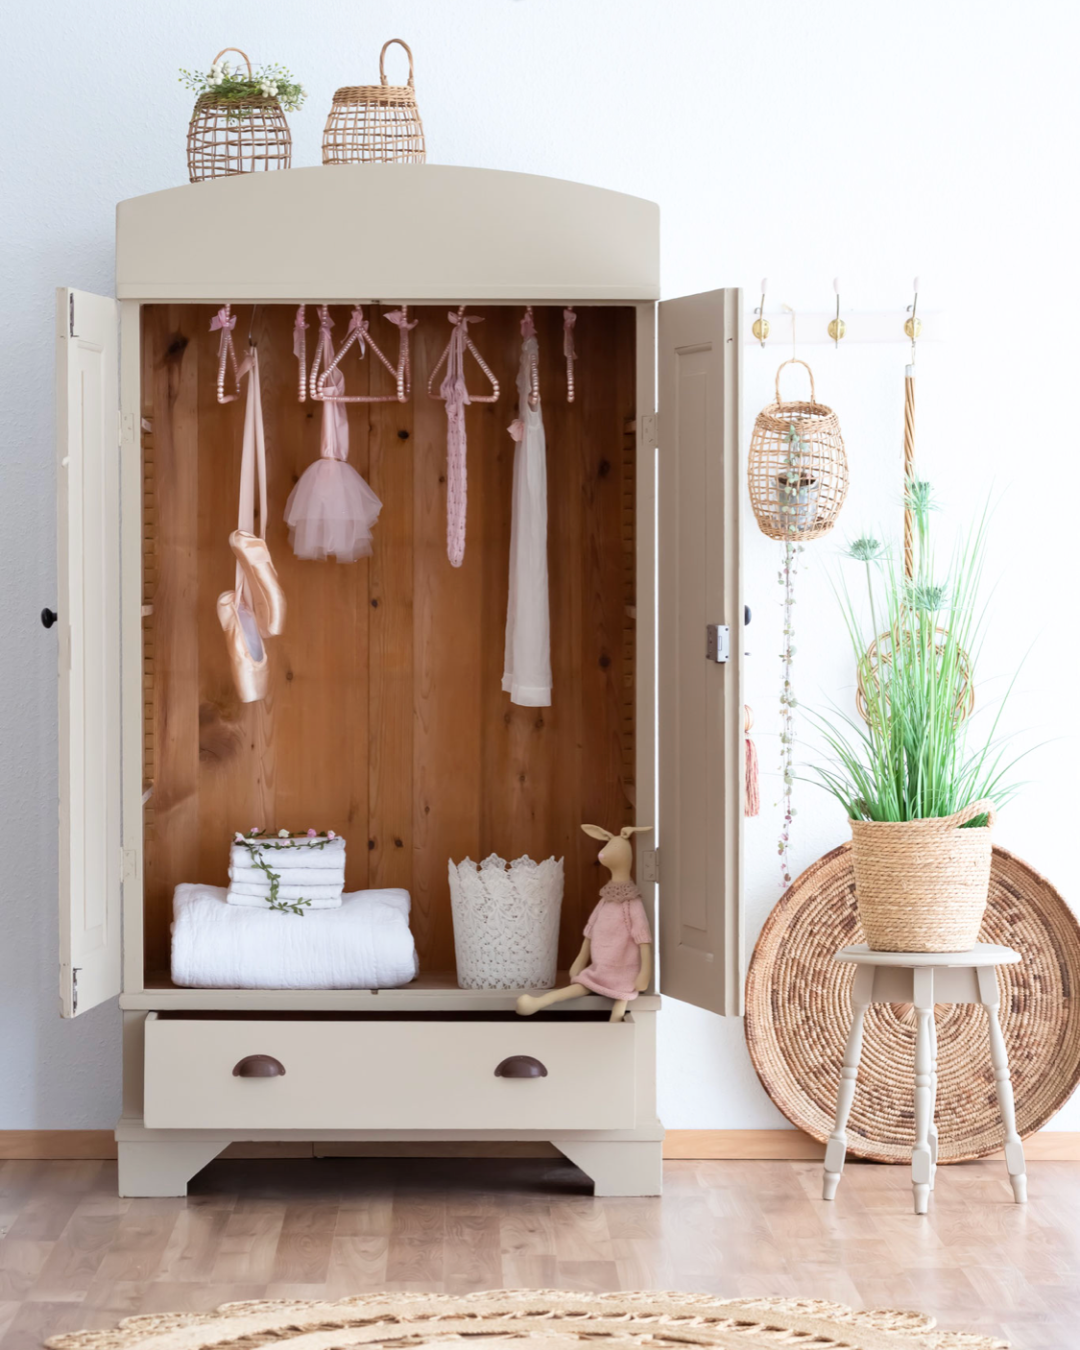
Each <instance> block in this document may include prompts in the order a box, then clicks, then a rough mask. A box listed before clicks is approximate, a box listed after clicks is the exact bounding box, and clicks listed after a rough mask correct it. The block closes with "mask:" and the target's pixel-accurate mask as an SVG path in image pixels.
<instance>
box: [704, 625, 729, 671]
mask: <svg viewBox="0 0 1080 1350" xmlns="http://www.w3.org/2000/svg"><path fill="white" fill-rule="evenodd" d="M705 656H706V658H707V659H708V660H710V661H716V662H717V663H718V664H721V665H722V664H723V663H724V662H725V661H727V660H729V658H730V657H731V629H730V628H729V627H728V626H727V624H726V623H709V624H706V625H705Z"/></svg>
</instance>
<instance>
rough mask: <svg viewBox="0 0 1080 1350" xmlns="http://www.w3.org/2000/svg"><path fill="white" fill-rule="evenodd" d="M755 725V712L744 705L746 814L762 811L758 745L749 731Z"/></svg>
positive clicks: (744, 809)
mask: <svg viewBox="0 0 1080 1350" xmlns="http://www.w3.org/2000/svg"><path fill="white" fill-rule="evenodd" d="M753 725H754V714H753V713H752V712H751V711H750V709H749V708H748V707H746V706H745V705H744V706H743V730H744V731H745V732H746V733H747V736H746V795H745V798H744V804H743V815H744V816H756V815H758V814H759V813H760V811H761V792H760V789H759V787H758V753H757V746H756V745H755V744H754V742H753V741H752V740H751V739H750V736H749V731H750V728H751V727H752V726H753Z"/></svg>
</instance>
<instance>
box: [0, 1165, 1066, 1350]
mask: <svg viewBox="0 0 1080 1350" xmlns="http://www.w3.org/2000/svg"><path fill="white" fill-rule="evenodd" d="M1029 1170H1030V1192H1031V1198H1030V1203H1029V1204H1028V1205H1027V1206H1026V1207H1019V1206H1015V1205H1013V1204H1012V1203H1011V1195H1010V1191H1009V1187H1008V1183H1007V1180H1006V1176H1005V1167H1004V1164H1003V1163H1001V1162H983V1163H969V1164H963V1165H960V1166H954V1167H949V1168H942V1169H941V1171H940V1172H939V1174H938V1186H937V1192H936V1194H935V1196H934V1198H933V1199H932V1201H931V1213H930V1215H929V1216H927V1217H926V1218H916V1216H915V1215H914V1214H913V1213H912V1212H911V1188H910V1185H909V1180H908V1174H907V1172H906V1170H905V1169H902V1168H899V1167H878V1166H873V1165H869V1164H849V1165H848V1168H847V1170H846V1172H845V1174H844V1179H843V1181H842V1183H841V1186H840V1193H839V1195H838V1197H837V1200H836V1201H835V1203H833V1204H831V1205H827V1204H824V1203H823V1202H822V1201H821V1200H820V1198H819V1194H820V1164H817V1163H802V1162H670V1163H668V1164H666V1166H665V1187H666V1189H665V1194H664V1197H663V1199H660V1200H643V1199H603V1200H597V1199H594V1198H593V1197H592V1195H591V1194H590V1193H589V1186H588V1183H587V1182H586V1181H585V1179H584V1177H583V1176H582V1174H581V1173H580V1172H578V1171H577V1170H576V1169H575V1168H573V1167H571V1166H570V1165H569V1164H568V1163H563V1162H561V1161H549V1160H545V1159H528V1160H526V1159H499V1160H479V1159H447V1160H436V1159H402V1158H395V1159H381V1158H380V1159H359V1158H350V1159H318V1160H296V1161H280V1160H273V1161H265V1160H264V1161H244V1160H227V1161H225V1160H223V1161H218V1162H215V1163H212V1164H211V1165H210V1166H209V1167H208V1168H206V1170H205V1171H203V1172H202V1173H200V1175H199V1176H198V1177H197V1178H196V1179H195V1181H194V1182H193V1183H192V1187H191V1195H190V1197H189V1199H188V1200H186V1201H184V1200H120V1199H118V1198H117V1196H116V1174H115V1164H113V1163H106V1162H6V1163H4V1164H2V1165H0V1233H2V1237H0V1337H2V1339H0V1350H34V1348H35V1347H37V1346H39V1345H40V1343H41V1341H42V1339H43V1338H44V1337H46V1336H48V1335H51V1334H54V1333H56V1332H60V1331H68V1330H75V1329H77V1328H79V1327H97V1326H107V1325H110V1324H113V1323H115V1322H116V1321H118V1320H119V1319H120V1318H122V1317H127V1316H130V1315H131V1314H133V1313H137V1312H152V1311H168V1310H184V1309H209V1308H213V1307H215V1306H216V1305H217V1304H220V1303H225V1302H228V1301H230V1300H234V1299H252V1298H321V1297H331V1298H340V1297H343V1296H345V1295H347V1294H351V1293H360V1292H364V1291H370V1290H385V1289H406V1290H429V1291H436V1292H448V1293H460V1292H466V1291H469V1290H480V1289H490V1288H498V1287H510V1288H513V1287H518V1288H520V1287H534V1288H536V1287H539V1288H567V1289H578V1290H606V1289H612V1290H615V1289H650V1288H652V1289H686V1290H700V1291H704V1292H709V1293H714V1294H717V1295H720V1296H735V1295H763V1294H785V1295H803V1296H812V1297H817V1298H827V1299H835V1300H837V1301H839V1302H843V1303H848V1304H851V1305H853V1306H856V1307H874V1306H891V1307H914V1308H920V1309H922V1310H924V1311H927V1312H932V1313H934V1314H935V1315H936V1316H937V1318H938V1320H939V1323H940V1324H941V1325H942V1326H943V1327H946V1328H948V1329H950V1330H970V1331H984V1332H993V1333H995V1334H997V1335H1000V1336H1004V1337H1006V1338H1007V1339H1009V1340H1010V1341H1011V1342H1012V1345H1013V1346H1014V1347H1015V1350H1072V1348H1073V1347H1080V1164H1077V1163H1051V1162H1044V1163H1034V1164H1032V1165H1030V1169H1029Z"/></svg>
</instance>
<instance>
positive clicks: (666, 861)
mask: <svg viewBox="0 0 1080 1350" xmlns="http://www.w3.org/2000/svg"><path fill="white" fill-rule="evenodd" d="M740 304H741V300H740V293H739V292H738V291H737V290H721V291H709V292H708V293H706V294H704V295H687V296H682V297H680V298H679V299H677V300H665V301H662V302H661V304H660V307H659V337H658V342H659V377H660V378H659V410H658V420H657V440H658V445H659V449H658V476H657V499H658V500H657V511H658V535H659V577H658V606H659V615H658V630H657V631H658V647H659V660H658V704H659V707H658V714H659V810H658V816H659V821H658V826H659V828H658V832H657V845H658V850H659V903H658V910H659V947H660V988H661V991H662V992H663V993H665V994H670V995H671V996H672V997H673V998H677V999H682V1000H684V1001H685V1002H687V1003H693V1004H696V1005H697V1006H698V1007H699V1008H707V1009H709V1010H710V1011H711V1012H716V1013H730V1014H739V1013H741V1012H742V1008H743V988H742V986H743V939H742V893H741V892H742V883H741V867H740V841H741V833H742V813H743V792H744V775H745V769H744V760H743V756H744V753H745V751H744V748H743V729H742V719H743V710H742V702H743V700H742V679H741V655H742V651H743V641H742V630H743V607H742V598H741V587H740V578H739V555H740V548H739V482H740V475H739V410H740V401H741V400H740V384H741V381H740V340H739V339H740V326H741V325H740Z"/></svg>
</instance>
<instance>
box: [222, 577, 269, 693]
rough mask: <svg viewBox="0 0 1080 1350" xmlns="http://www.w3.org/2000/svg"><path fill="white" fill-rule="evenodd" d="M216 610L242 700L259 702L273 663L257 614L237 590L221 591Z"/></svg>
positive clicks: (234, 679)
mask: <svg viewBox="0 0 1080 1350" xmlns="http://www.w3.org/2000/svg"><path fill="white" fill-rule="evenodd" d="M217 612H218V621H219V623H220V624H221V627H222V629H223V630H224V633H225V644H226V647H227V649H228V652H229V664H230V665H231V666H232V674H233V683H234V684H235V685H236V692H237V693H238V694H239V695H240V702H241V703H258V702H259V701H260V699H264V698H265V697H266V691H267V687H268V685H269V682H270V663H269V661H268V660H267V657H266V648H265V647H264V646H263V641H262V637H261V636H260V634H259V626H258V624H257V623H256V622H255V615H254V614H252V612H251V610H250V609H248V607H247V605H246V604H245V603H244V600H243V597H242V596H240V595H239V594H238V593H237V592H236V591H222V593H221V594H220V595H219V596H218V601H217Z"/></svg>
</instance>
